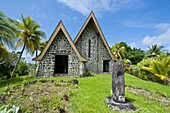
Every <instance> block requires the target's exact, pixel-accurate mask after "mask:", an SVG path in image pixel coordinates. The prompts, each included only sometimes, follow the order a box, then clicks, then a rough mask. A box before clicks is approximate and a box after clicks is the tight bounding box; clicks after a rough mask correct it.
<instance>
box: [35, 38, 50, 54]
mask: <svg viewBox="0 0 170 113" xmlns="http://www.w3.org/2000/svg"><path fill="white" fill-rule="evenodd" d="M46 44H47V41H41V42H39V44H38V45H37V46H36V48H35V49H36V50H35V52H36V57H37V56H38V50H39V51H41V52H42V51H43V49H44V47H45V45H46Z"/></svg>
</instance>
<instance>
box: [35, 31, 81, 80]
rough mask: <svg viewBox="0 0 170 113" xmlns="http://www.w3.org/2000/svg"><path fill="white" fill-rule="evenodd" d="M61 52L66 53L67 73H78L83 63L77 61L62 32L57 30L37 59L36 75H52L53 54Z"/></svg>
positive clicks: (73, 74)
mask: <svg viewBox="0 0 170 113" xmlns="http://www.w3.org/2000/svg"><path fill="white" fill-rule="evenodd" d="M63 54H64V55H68V75H69V76H75V75H79V74H80V73H81V72H82V70H83V63H82V62H80V61H79V59H78V57H77V55H76V54H75V52H74V51H73V49H72V47H71V45H70V43H69V42H68V40H67V38H66V37H65V35H64V33H63V32H62V31H59V33H58V35H57V36H56V38H55V39H54V41H53V42H52V44H51V46H50V47H49V48H48V50H47V52H46V54H45V55H44V57H43V59H42V60H41V61H39V68H38V71H37V74H38V76H46V77H47V76H53V75H54V68H55V67H54V65H55V55H63Z"/></svg>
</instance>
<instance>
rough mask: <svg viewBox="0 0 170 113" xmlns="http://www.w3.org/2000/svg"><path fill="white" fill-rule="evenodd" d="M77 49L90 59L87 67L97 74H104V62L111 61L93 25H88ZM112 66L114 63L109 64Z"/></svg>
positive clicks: (86, 64)
mask: <svg viewBox="0 0 170 113" xmlns="http://www.w3.org/2000/svg"><path fill="white" fill-rule="evenodd" d="M89 39H90V40H91V57H90V58H89V56H88V53H89ZM76 47H77V49H78V50H79V52H80V54H81V55H82V56H83V57H84V58H86V59H88V62H86V63H85V67H86V68H88V69H89V70H90V71H92V72H95V73H102V72H103V60H111V58H110V56H109V53H108V51H107V49H106V47H105V46H104V44H103V42H102V40H101V38H100V36H98V35H97V33H96V31H95V30H94V28H93V27H92V25H90V24H88V25H87V26H86V28H85V30H84V31H83V33H82V35H81V36H80V38H79V40H78V42H77V43H76ZM109 64H111V65H112V63H109Z"/></svg>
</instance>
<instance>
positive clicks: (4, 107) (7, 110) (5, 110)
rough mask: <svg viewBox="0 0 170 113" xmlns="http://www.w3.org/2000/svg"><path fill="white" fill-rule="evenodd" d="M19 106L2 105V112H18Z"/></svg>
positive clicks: (0, 111) (0, 108) (0, 110)
mask: <svg viewBox="0 0 170 113" xmlns="http://www.w3.org/2000/svg"><path fill="white" fill-rule="evenodd" d="M18 112H19V107H16V106H15V105H12V107H11V108H10V107H9V104H8V105H4V106H1V107H0V113H18Z"/></svg>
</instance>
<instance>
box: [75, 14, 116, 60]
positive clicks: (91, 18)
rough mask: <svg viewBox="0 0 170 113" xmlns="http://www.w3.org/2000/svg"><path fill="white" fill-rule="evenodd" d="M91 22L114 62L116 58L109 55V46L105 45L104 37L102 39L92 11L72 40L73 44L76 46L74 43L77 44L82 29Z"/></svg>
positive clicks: (101, 33)
mask: <svg viewBox="0 0 170 113" xmlns="http://www.w3.org/2000/svg"><path fill="white" fill-rule="evenodd" d="M91 20H92V21H93V22H94V26H95V27H96V30H97V32H98V33H99V35H100V36H101V40H102V42H103V44H104V46H105V47H106V49H107V51H108V52H109V55H110V57H111V59H112V60H114V61H115V60H117V58H116V57H115V56H114V55H113V54H112V53H111V51H110V48H109V46H108V43H107V41H106V39H105V37H104V35H103V32H102V30H101V28H100V26H99V24H98V21H97V19H96V17H95V15H94V13H93V11H91V13H90V15H89V16H88V18H87V20H86V21H85V23H84V25H83V26H82V28H81V29H80V31H79V33H78V34H77V36H76V38H75V40H74V44H76V42H77V41H78V39H79V38H80V36H81V34H82V33H83V31H84V29H85V28H86V26H87V25H88V23H89V22H90V21H91Z"/></svg>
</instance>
